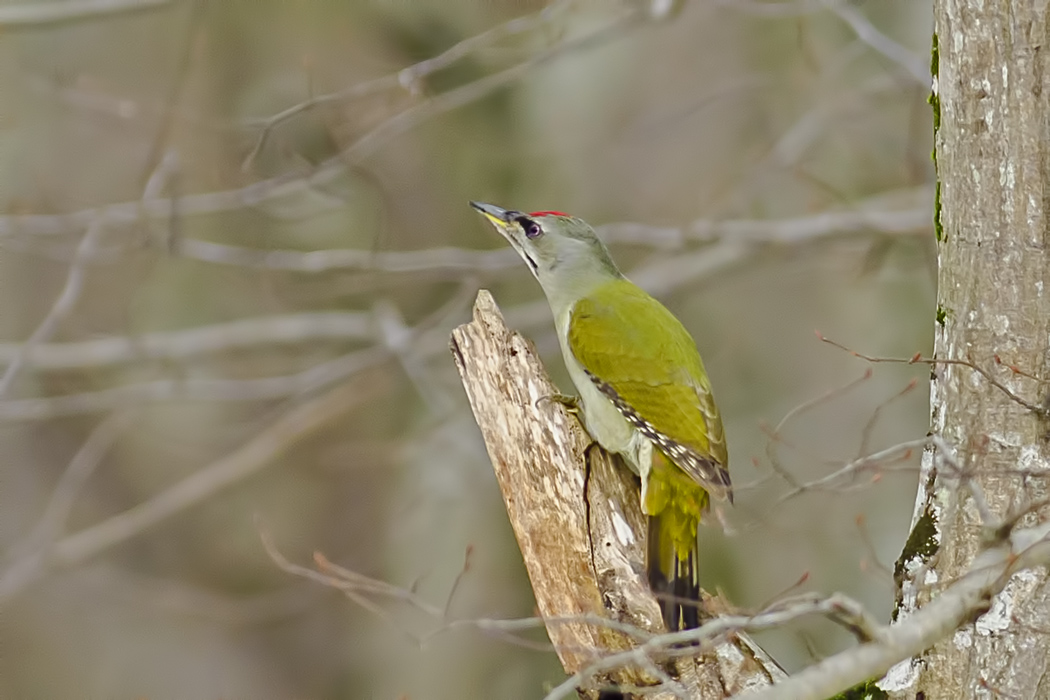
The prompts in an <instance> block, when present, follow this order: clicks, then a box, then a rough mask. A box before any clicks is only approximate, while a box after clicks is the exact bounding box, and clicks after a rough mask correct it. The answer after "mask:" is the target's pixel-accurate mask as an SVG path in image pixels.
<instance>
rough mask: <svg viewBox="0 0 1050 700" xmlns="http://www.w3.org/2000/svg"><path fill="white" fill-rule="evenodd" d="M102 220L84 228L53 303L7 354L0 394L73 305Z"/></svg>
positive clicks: (78, 293)
mask: <svg viewBox="0 0 1050 700" xmlns="http://www.w3.org/2000/svg"><path fill="white" fill-rule="evenodd" d="M104 223H105V222H104V220H103V219H96V220H95V221H93V222H92V223H91V225H90V226H88V228H87V230H86V231H85V232H84V236H83V237H82V238H81V239H80V245H78V246H77V252H76V254H75V255H74V257H73V262H72V263H71V264H70V266H69V272H68V273H67V274H66V283H65V285H64V286H63V287H62V291H61V292H60V293H59V295H58V298H57V299H55V303H54V304H53V305H52V306H51V309H50V311H48V312H47V315H45V316H44V319H43V320H42V321H41V322H40V325H38V326H37V327H36V330H34V331H33V332H32V333H31V334H30V335H29V338H27V339H26V341H25V342H24V343H22V345H21V347H20V348H19V349H18V351H17V352H16V353H15V355H14V357H12V358H11V362H10V363H8V365H7V368H6V369H5V370H4V374H3V376H0V397H2V396H3V395H4V394H6V393H7V392H8V390H9V389H10V388H11V385H12V384H13V383H14V381H15V377H17V376H18V372H19V371H20V370H21V369H22V364H23V363H24V362H25V357H26V355H27V354H29V353H31V352H32V350H33V347H34V346H36V345H37V344H39V343H42V342H44V341H45V340H47V339H48V338H50V337H51V335H52V334H53V333H54V332H55V330H57V329H58V324H59V323H61V322H62V320H63V319H64V318H65V317H66V316H67V315H68V314H69V312H70V311H72V310H73V307H74V306H75V305H76V303H77V299H79V298H80V293H81V291H82V290H83V288H84V277H85V275H86V268H87V261H88V258H89V257H90V256H91V253H92V252H93V251H94V249H95V247H96V246H97V245H98V242H99V239H100V238H101V236H102V233H103V231H104V230H105V226H104Z"/></svg>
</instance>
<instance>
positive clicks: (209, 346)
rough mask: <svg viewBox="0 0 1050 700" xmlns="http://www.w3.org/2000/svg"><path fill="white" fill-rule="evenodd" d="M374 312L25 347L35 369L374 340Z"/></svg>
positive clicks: (10, 351)
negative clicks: (322, 342) (306, 344)
mask: <svg viewBox="0 0 1050 700" xmlns="http://www.w3.org/2000/svg"><path fill="white" fill-rule="evenodd" d="M376 339H377V337H376V331H375V323H374V319H373V316H372V314H370V313H365V312H361V311H319V312H314V313H311V312H303V313H298V314H287V315H284V316H263V317H259V318H245V319H239V320H236V321H230V322H229V323H218V324H214V325H210V326H198V327H196V328H188V329H186V330H179V331H161V332H155V333H143V334H142V335H137V336H136V335H131V336H121V337H114V338H96V339H93V340H81V341H77V342H70V343H41V344H39V345H36V346H35V347H33V348H29V349H27V350H26V351H25V356H24V358H23V361H24V362H25V363H26V364H28V365H29V366H31V367H33V368H34V369H44V370H64V369H75V368H89V367H106V366H111V365H118V364H123V363H127V362H145V361H150V360H165V361H171V360H186V359H189V358H193V357H197V356H199V355H207V354H212V353H223V352H230V351H235V350H244V349H249V348H252V347H256V346H260V345H268V344H275V345H279V344H289V345H290V344H298V343H309V342H311V341H317V340H341V341H355V342H360V341H375V340H376ZM22 347H24V344H22V343H0V363H10V362H12V361H13V359H14V358H15V357H16V356H17V355H18V352H19V349H20V348H22Z"/></svg>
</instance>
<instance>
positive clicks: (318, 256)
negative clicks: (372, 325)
mask: <svg viewBox="0 0 1050 700" xmlns="http://www.w3.org/2000/svg"><path fill="white" fill-rule="evenodd" d="M905 195H906V196H907V197H909V198H914V199H917V200H922V203H921V204H919V205H917V206H913V207H910V208H907V209H898V210H893V209H876V208H874V207H873V206H872V205H873V204H876V203H881V202H882V200H883V196H882V195H876V196H874V197H871V198H870V199H869V200H867V201H861V202H859V203H857V205H856V206H855V207H854V208H851V209H846V210H834V211H826V212H820V213H818V214H812V215H809V216H799V217H794V218H785V219H727V220H723V221H718V220H712V219H697V220H695V221H693V222H692V223H690V224H687V225H686V226H651V225H647V224H640V223H633V222H626V223H615V224H606V225H604V226H599V227H598V231H599V233H600V234H601V236H602V238H604V239H605V240H606V242H608V243H614V244H615V243H620V244H630V245H644V246H652V247H654V248H658V249H661V250H678V249H681V248H685V247H687V245H688V244H690V243H698V242H703V243H706V242H710V241H713V240H728V241H729V242H730V243H731V244H733V245H738V244H742V243H749V244H766V243H769V244H777V245H801V244H807V243H811V242H813V241H815V240H818V239H821V238H828V237H832V236H845V235H851V234H859V233H869V234H872V235H913V234H915V235H918V234H925V233H927V232H928V231H929V230H930V229H932V227H933V223H932V218H931V215H930V210H931V206H932V205H931V204H930V202H932V190H931V189H930V188H929V187H926V186H922V187H916V188H913V189H912V190H909V191H908V192H906V193H905ZM177 254H178V255H180V256H182V257H186V258H191V259H194V260H199V261H202V262H208V263H213V264H220V265H236V266H242V267H251V268H257V269H265V270H282V271H289V272H302V273H322V272H329V271H331V270H353V271H355V272H365V271H368V272H380V273H388V274H404V273H421V272H426V273H431V274H437V275H442V274H445V275H451V276H453V277H459V276H460V275H462V274H463V273H464V272H474V273H478V274H486V273H487V274H491V273H495V272H502V271H503V270H506V269H510V268H514V267H517V266H518V265H519V264H520V263H519V261H518V258H517V256H515V255H514V252H513V251H512V250H509V249H508V248H497V249H495V250H472V249H464V248H429V249H425V250H414V251H388V252H382V253H376V252H372V251H365V250H353V249H345V248H344V249H332V250H313V251H305V252H300V251H294V250H266V249H258V248H245V247H241V246H232V245H226V244H222V243H212V242H210V241H202V240H199V239H183V240H181V241H180V242H179V245H178V247H177Z"/></svg>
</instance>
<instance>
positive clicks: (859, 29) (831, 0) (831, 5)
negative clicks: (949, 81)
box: [823, 0, 930, 88]
mask: <svg viewBox="0 0 1050 700" xmlns="http://www.w3.org/2000/svg"><path fill="white" fill-rule="evenodd" d="M823 1H824V4H825V5H826V6H827V8H828V10H829V11H830V12H831V13H832V14H834V15H835V16H837V17H838V18H839V19H841V20H842V21H843V22H845V23H846V24H848V25H849V26H850V29H852V30H853V32H854V33H855V34H856V35H857V38H858V39H860V40H861V41H863V42H864V43H865V44H867V45H868V46H870V47H871V48H872V49H874V50H875V51H876V52H878V53H879V54H881V55H883V56H885V57H886V58H888V59H889V60H890V61H892V62H893V63H895V64H897V65H898V66H900V67H901V68H903V69H904V72H905V73H906V74H908V75H909V76H911V77H912V78H914V79H915V82H917V83H918V84H919V85H921V86H922V87H924V88H928V87H930V71H929V64H928V63H927V62H926V61H924V60H923V59H921V58H920V57H918V56H916V55H915V54H914V53H912V52H911V51H909V50H908V49H907V48H905V47H904V46H901V45H900V44H898V43H897V42H896V41H894V40H893V39H891V38H889V37H888V36H886V35H885V34H883V33H882V32H880V31H879V30H878V29H877V28H876V27H875V25H873V24H872V23H871V21H870V20H869V19H868V18H867V17H865V16H864V15H863V14H862V13H861V12H860V11H859V10H858V9H857V8H855V7H853V6H852V5H849V4H847V3H845V2H842V1H841V0H823Z"/></svg>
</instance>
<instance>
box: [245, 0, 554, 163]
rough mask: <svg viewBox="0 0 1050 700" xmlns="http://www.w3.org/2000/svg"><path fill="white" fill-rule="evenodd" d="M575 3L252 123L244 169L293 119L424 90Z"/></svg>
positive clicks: (546, 10)
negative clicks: (424, 84)
mask: <svg viewBox="0 0 1050 700" xmlns="http://www.w3.org/2000/svg"><path fill="white" fill-rule="evenodd" d="M571 1H572V0H558V1H557V2H552V3H551V4H550V5H548V6H547V7H545V8H543V9H542V10H540V11H539V12H537V13H535V14H532V15H527V16H525V17H516V18H514V19H512V20H510V21H509V22H506V23H504V24H501V25H499V26H498V27H493V28H492V29H489V30H488V31H485V32H482V33H481V34H477V35H475V36H472V37H469V38H467V39H464V40H463V41H461V42H459V43H458V44H455V45H454V46H452V47H451V48H449V49H446V50H445V51H443V52H442V53H440V54H438V55H437V56H434V57H432V58H428V59H426V60H425V61H420V62H419V63H416V64H414V65H411V66H409V67H407V68H402V69H401V70H399V71H397V72H396V73H391V74H389V75H385V76H383V77H381V78H376V79H374V80H369V81H366V82H363V83H358V84H356V85H353V86H351V87H349V88H347V89H345V90H340V91H338V92H332V93H327V94H323V95H315V96H313V97H311V98H310V99H307V100H303V101H302V102H299V103H297V104H295V105H292V106H291V107H288V108H287V109H284V110H281V111H280V112H278V113H276V114H274V115H271V116H269V117H266V118H265V119H261V120H256V121H255V122H249V125H250V126H257V127H260V131H259V136H258V138H257V139H256V142H255V145H254V146H253V147H252V150H251V152H250V153H249V154H248V156H247V157H246V158H245V160H244V163H243V164H242V168H243V169H247V167H248V166H249V165H251V163H252V161H253V160H255V158H256V157H257V156H258V155H259V152H260V151H262V149H263V147H264V146H265V145H266V140H267V138H268V137H269V135H270V133H271V132H272V131H273V129H274V128H276V127H277V126H279V125H280V124H282V123H284V122H286V121H288V120H289V119H291V118H293V117H295V116H297V115H299V114H302V113H304V112H307V111H309V110H310V109H312V108H314V107H317V106H319V105H324V104H331V103H340V102H349V101H352V100H357V99H360V98H362V97H366V96H368V95H373V94H376V93H379V92H385V91H387V90H397V89H403V90H408V91H410V92H418V91H419V90H420V87H419V83H420V81H421V80H422V79H423V78H425V77H427V76H429V75H431V74H433V73H435V72H437V71H440V70H443V69H445V68H448V67H449V66H451V65H452V64H453V63H455V62H456V61H459V60H460V59H462V58H465V57H466V56H469V55H470V54H471V53H473V52H475V51H478V50H479V49H485V48H489V47H491V46H493V45H494V44H496V43H497V42H499V41H501V40H503V39H505V38H507V37H510V36H514V35H516V34H523V33H525V32H528V31H532V30H534V29H539V28H542V27H543V26H545V25H547V24H549V23H550V21H551V20H552V19H553V18H554V17H556V16H557V13H558V12H560V11H561V10H563V9H564V8H565V7H567V6H568V5H570V4H571Z"/></svg>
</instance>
